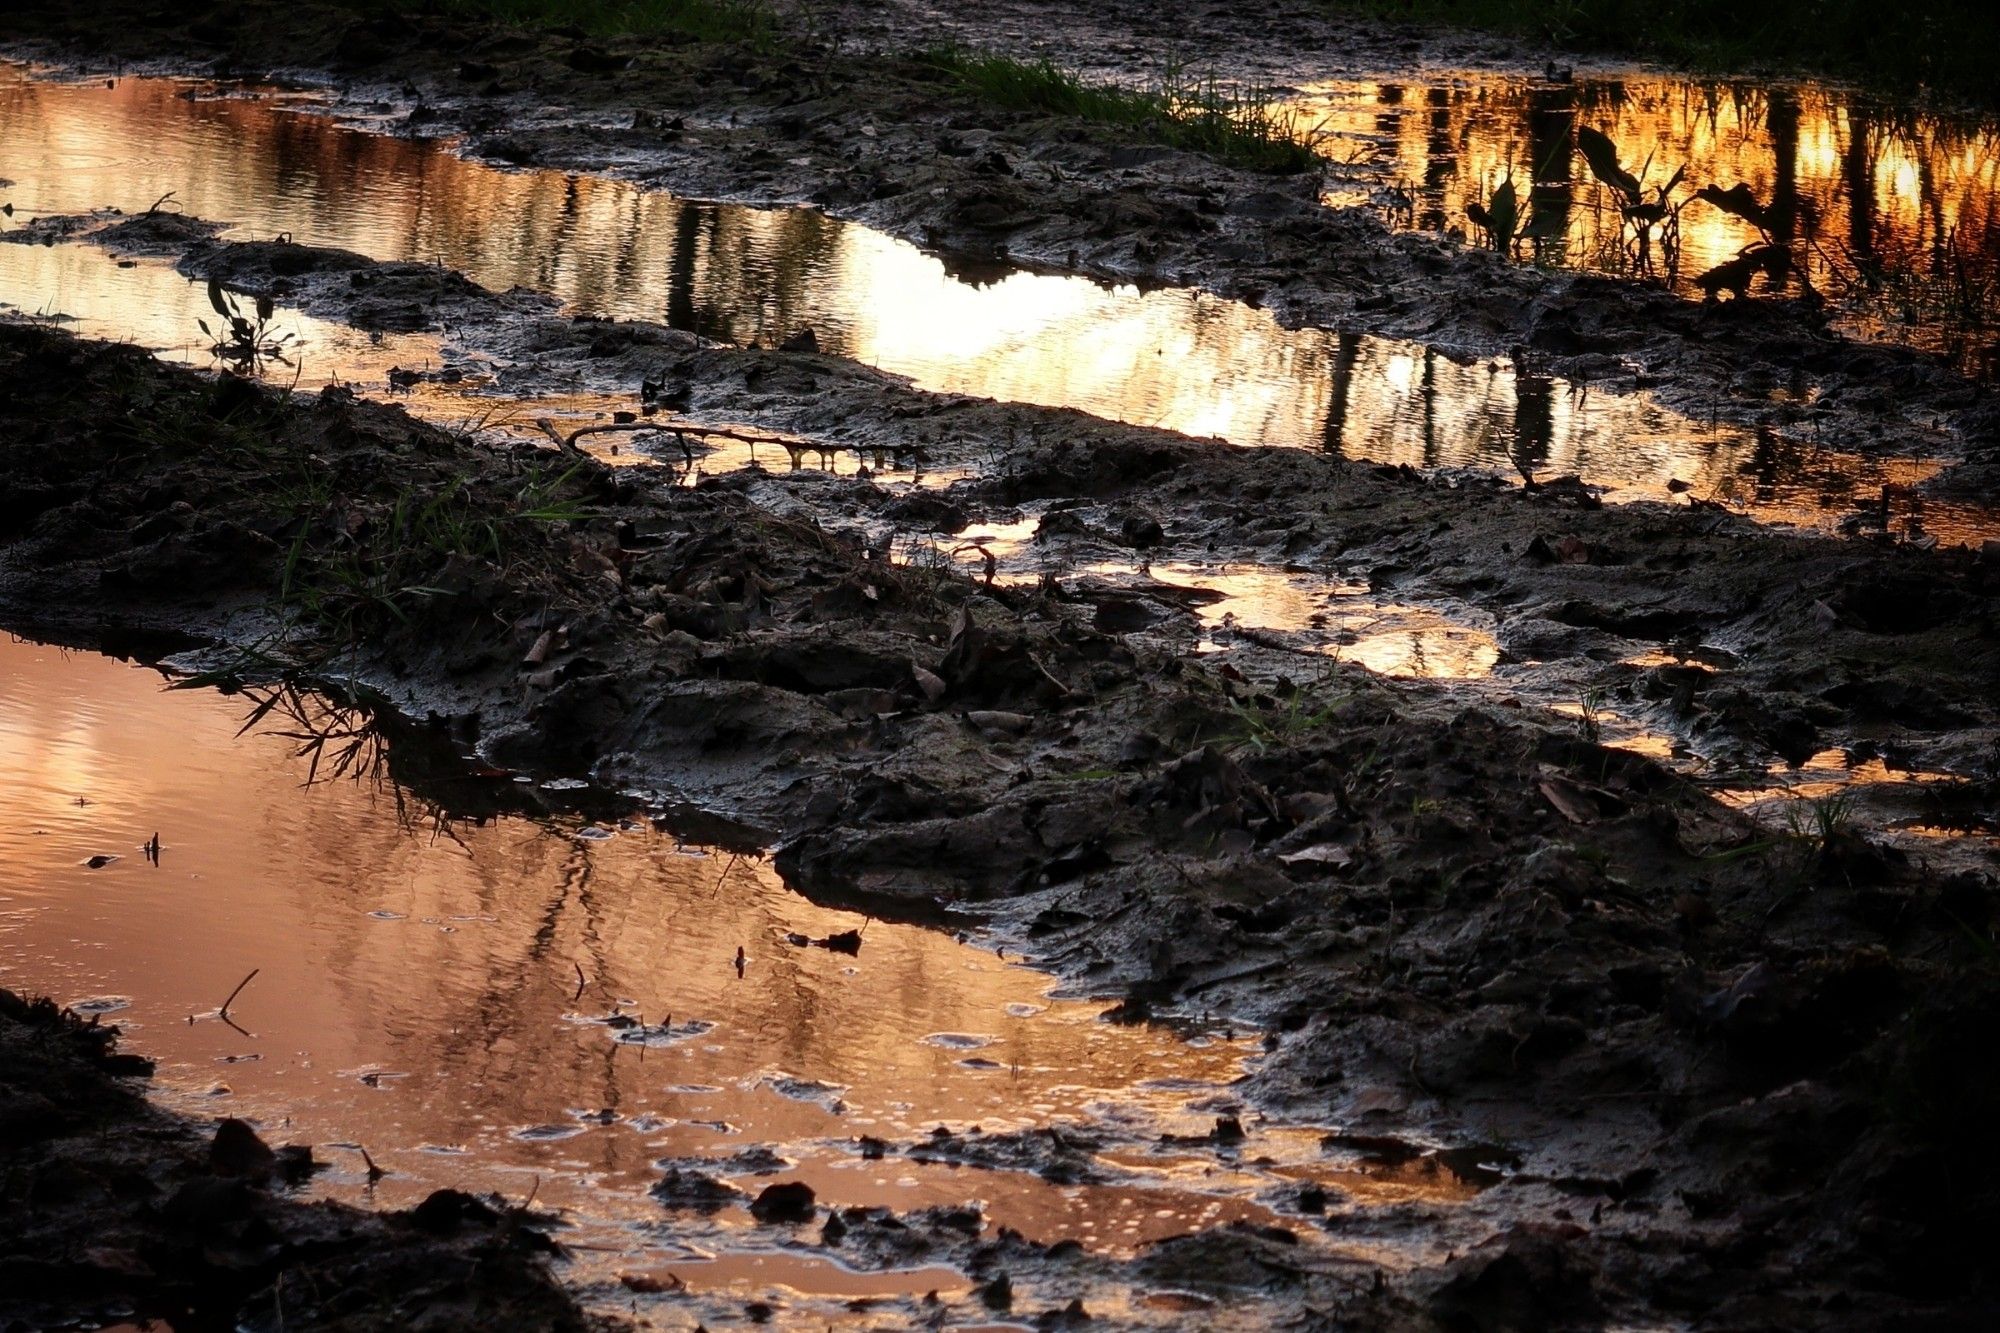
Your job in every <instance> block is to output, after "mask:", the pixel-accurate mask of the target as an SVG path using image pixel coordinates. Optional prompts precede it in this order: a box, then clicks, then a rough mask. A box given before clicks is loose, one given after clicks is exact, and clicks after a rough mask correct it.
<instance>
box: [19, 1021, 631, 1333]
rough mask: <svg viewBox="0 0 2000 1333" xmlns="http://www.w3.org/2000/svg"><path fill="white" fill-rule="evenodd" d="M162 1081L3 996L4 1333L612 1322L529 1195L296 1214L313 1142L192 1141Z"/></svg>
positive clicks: (549, 1326) (568, 1330)
mask: <svg viewBox="0 0 2000 1333" xmlns="http://www.w3.org/2000/svg"><path fill="white" fill-rule="evenodd" d="M151 1073H152V1065H151V1064H150V1063H149V1062H148V1061H146V1060H145V1059H143V1058H141V1057H140V1056H137V1055H131V1054H126V1053H123V1052H120V1051H119V1050H118V1049H117V1029H116V1028H115V1027H112V1026H110V1025H100V1024H99V1023H97V1022H96V1020H95V1019H93V1020H92V1021H90V1022H88V1023H86V1022H85V1021H83V1020H82V1019H80V1018H77V1017H76V1016H74V1015H72V1014H69V1013H66V1012H63V1011H59V1010H58V1009H57V1008H56V1007H55V1006H54V1005H53V1004H51V1003H49V1002H48V1001H46V1000H38V1001H29V1000H26V999H23V998H22V997H21V996H18V995H16V994H14V993H13V992H12V991H7V990H0V1180H4V1185H0V1205H4V1206H0V1326H4V1327H6V1328H9V1329H35V1328H62V1327H73V1326H75V1325H76V1323H77V1321H79V1320H86V1319H88V1320H97V1321H115V1320H121V1319H122V1320H130V1319H135V1318H137V1319H161V1320H165V1321H167V1323H168V1324H169V1326H171V1327H173V1328H175V1329H183V1330H200V1329H241V1328H271V1329H282V1328H317V1329H335V1328H338V1329H350V1330H360V1329H407V1328H428V1329H438V1330H447V1329H467V1330H470V1329H487V1328H494V1327H499V1326H503V1325H504V1326H505V1327H508V1328H522V1329H539V1330H547V1333H585V1331H586V1330H609V1329H611V1328H613V1327H614V1325H613V1324H611V1323H609V1322H607V1321H605V1320H603V1319H600V1318H596V1317H592V1316H586V1315H584V1314H583V1313H582V1312H580V1311H579V1310H578V1309H577V1307H576V1304H575V1302H574V1300H573V1299H572V1298H571V1297H570V1296H569V1295H568V1294H567V1293H565V1292H564V1291H563V1290H562V1288H561V1287H559V1286H557V1285H556V1283H555V1282H553V1281H552V1280H551V1279H550V1277H549V1273H548V1267H547V1260H548V1256H549V1254H550V1253H552V1252H554V1251H555V1249H556V1246H555V1242H554V1241H552V1240H551V1239H550V1238H549V1236H548V1234H547V1231H546V1223H547V1219H546V1218H542V1217H539V1216H537V1215H535V1214H533V1213H532V1212H530V1211H527V1210H524V1209H522V1208H520V1207H518V1206H516V1205H518V1204H519V1203H520V1201H519V1200H515V1201H513V1203H512V1204H509V1203H507V1202H506V1201H502V1200H484V1199H476V1198H473V1197H472V1196H470V1195H464V1194H457V1193H455V1192H453V1191H450V1190H441V1191H439V1192H438V1193H437V1194H435V1195H433V1196H432V1197H431V1198H430V1199H428V1200H426V1201H425V1202H424V1203H423V1204H422V1205H421V1206H419V1207H417V1208H414V1209H411V1210H409V1211H407V1212H400V1213H378V1212H364V1211H360V1210H357V1209H354V1208H348V1207H343V1206H341V1205H339V1204H333V1203H312V1204H308V1203H304V1202H301V1201H298V1200H296V1199H293V1198H290V1197H288V1190H289V1189H290V1188H291V1186H293V1185H295V1184H297V1183H298V1182H299V1181H301V1180H303V1179H305V1178H307V1177H309V1176H310V1175H311V1173H312V1171H313V1169H314V1166H313V1163H312V1153H311V1149H310V1147H306V1146H303V1145H301V1146H297V1147H293V1146H291V1145H282V1144H279V1145H273V1144H267V1143H265V1142H264V1140H263V1139H262V1138H261V1137H259V1136H258V1135H257V1133H256V1131H255V1130H253V1129H252V1128H251V1127H250V1126H248V1125H247V1124H245V1123H244V1122H243V1121H240V1120H226V1121H222V1122H221V1123H220V1124H219V1125H218V1126H216V1127H213V1128H212V1129H203V1130H200V1131H197V1130H196V1129H194V1128H193V1127H191V1126H190V1125H189V1124H188V1123H187V1122H185V1121H183V1120H180V1119H177V1118H175V1117H172V1116H169V1115H166V1114H164V1113H163V1112H161V1111H159V1110H157V1109H155V1108H153V1107H152V1106H150V1105H149V1104H148V1103H147V1102H146V1100H145V1098H144V1096H143V1095H142V1093H143V1091H144V1080H145V1079H146V1077H147V1076H149V1075H150V1074H151ZM88 1326H90V1327H97V1326H99V1324H95V1323H94V1324H90V1325H88Z"/></svg>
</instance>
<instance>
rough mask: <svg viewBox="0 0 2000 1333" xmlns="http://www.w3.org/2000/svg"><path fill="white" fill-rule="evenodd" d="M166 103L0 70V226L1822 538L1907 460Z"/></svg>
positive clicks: (199, 102)
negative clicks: (188, 240)
mask: <svg viewBox="0 0 2000 1333" xmlns="http://www.w3.org/2000/svg"><path fill="white" fill-rule="evenodd" d="M190 91H191V90H190V88H189V86H188V85H185V84H182V83H178V82H174V81H168V80H157V79H140V78H127V79H120V80H117V81H116V83H115V85H114V86H112V87H108V88H107V87H106V86H105V85H104V84H103V83H102V82H93V83H90V84H60V83H51V82H38V81H35V80H33V79H31V78H30V77H29V76H28V73H27V71H26V70H25V69H24V68H23V67H21V66H18V65H13V66H9V65H0V122H4V123H5V124H6V125H7V126H8V134H7V136H6V137H5V139H4V140H0V177H6V178H11V179H12V180H13V181H14V182H15V184H14V185H13V186H12V187H10V188H9V189H7V190H6V191H4V194H5V197H6V198H7V199H8V200H9V201H10V202H12V203H13V204H14V206H15V209H16V213H15V216H14V218H13V220H12V222H10V223H9V222H0V230H4V229H6V228H8V227H13V226H19V225H22V224H23V223H25V222H26V221H27V220H29V219H31V218H33V217H35V216H39V215H47V214H57V213H75V212H83V211H88V210H90V209H94V208H99V207H106V206H115V207H119V208H123V209H125V210H127V211H133V210H139V209H144V208H146V207H148V206H149V205H151V204H152V203H153V202H154V201H155V200H157V199H158V198H159V197H160V196H161V195H163V194H165V193H166V192H168V191H173V192H174V193H175V205H176V206H180V207H184V208H185V209H186V210H187V211H189V212H191V213H194V214H197V215H200V216H204V217H209V218H213V219H217V220H223V221H228V222H231V223H233V224H235V227H236V230H235V232H234V233H232V234H234V235H236V236H245V237H254V236H265V237H268V236H271V235H274V234H277V233H280V232H285V233H290V234H291V235H293V236H294V237H295V238H296V239H298V240H300V241H304V242H309V243H314V244H322V245H335V246H342V247H346V248H349V249H355V250H359V251H362V252H364V253H367V254H370V255H373V256H375V257H377V258H382V259H419V260H425V261H441V262H443V263H445V264H448V265H450V266H452V267H455V268H458V269H461V270H463V271H464V272H466V273H468V274H469V275H471V276H472V277H473V278H475V279H477V280H478V281H480V282H482V283H484V284H486V285H488V286H490V287H494V288H499V289H506V288H511V287H515V286H525V287H531V288H534V289H536V290H540V291H545V292H549V293H551V294H553V295H555V296H557V297H559V298H561V299H562V300H563V301H565V302H566V303H568V305H569V307H570V308H571V309H573V310H576V311H579V312H588V313H595V314H603V315H615V316H620V317H627V318H642V319H651V320H658V321H664V322H666V323H669V324H672V325H674V326H675V327H679V328H683V329H692V330H696V331H699V332H701V333H703V334H708V335H714V336H718V337H723V338H728V339H733V340H735V341H738V342H749V341H752V340H756V339H762V340H765V341H772V340H775V339H777V338H779V337H782V336H785V335H787V334H790V333H792V332H794V331H796V330H797V329H799V328H801V327H803V326H805V325H811V326H812V327H813V328H814V329H815V331H816V333H817V336H818V338H819V342H820V346H821V347H822V348H824V349H825V350H827V351H828V352H831V353H834V354H837V355H841V356H845V357H850V358H853V359H855V360H858V361H861V362H865V363H868V364H871V365H876V366H880V367H881V368H883V369H886V370H890V371H894V372H896V373H899V374H903V375H907V376H910V377H911V378H912V379H913V380H914V381H915V382H916V383H917V384H918V385H919V386H920V387H924V388H928V389H935V390H940V391H948V392H964V393H970V394H977V395H981V396H987V397H993V398H999V399H1008V400H1015V401H1021V402H1028V403H1036V404H1043V405H1050V406H1067V407H1076V408H1079V409H1082V410H1084V411H1087V412H1091V413H1094V414H1096V415H1099V416H1103V417H1107V418H1111V419H1115V420H1120V421H1127V422H1133V423H1137V424H1143V425H1152V426H1160V427H1165V428H1168V429H1172V430H1178V431H1183V432H1187V433H1189V434H1192V435H1196V436H1215V437H1219V438H1222V439H1226V440H1229V441H1231V442H1234V443H1239V444H1280V445H1288V446H1297V447H1305V448H1316V449H1325V450H1329V451H1332V452H1336V453H1340V454H1344V455H1346V456H1349V457H1353V458H1359V459H1365V460H1369V461H1380V462H1389V463H1407V464H1410V465H1412V466H1417V467H1427V468H1428V467H1450V466H1466V467H1474V468H1481V469H1487V470H1499V471H1501V472H1503V473H1506V474H1508V475H1513V474H1515V473H1517V472H1520V471H1527V472H1531V473H1534V474H1538V475H1541V476H1544V477H1546V476H1549V475H1553V474H1555V473H1559V472H1575V473H1578V474H1580V475H1582V476H1583V477H1585V478H1586V479H1587V480H1589V481H1591V482H1592V483H1594V484H1601V485H1604V486H1607V487H1610V488H1612V490H1613V491H1614V492H1615V493H1616V494H1617V495H1619V496H1620V497H1621V498H1642V497H1651V498H1667V497H1668V496H1670V495H1672V494H1674V493H1675V492H1677V491H1678V490H1679V489H1681V488H1680V487H1675V488H1673V490H1670V489H1669V485H1668V484H1669V483H1670V482H1682V483H1688V484H1691V485H1692V486H1693V488H1694V489H1693V493H1694V494H1695V495H1697V496H1701V497H1704V498H1711V499H1717V500H1721V501H1724V502H1726V503H1729V504H1731V505H1736V506H1741V507H1744V508H1746V509H1748V510H1749V511H1751V512H1753V513H1755V514H1758V515H1759V516H1762V517H1766V518H1770V519H1774V520H1778V521H1785V522H1800V523H1804V524H1807V525H1809V526H1830V525H1832V524H1833V523H1835V522H1837V521H1838V520H1839V519H1840V518H1841V517H1842V516H1843V515H1844V514H1845V513H1846V512H1847V511H1848V510H1849V509H1851V508H1853V507H1855V505H1856V504H1858V503H1860V502H1864V501H1870V500H1873V499H1875V498H1876V497H1877V495H1878V493H1879V491H1880V489H1881V487H1882V486H1883V485H1884V484H1896V485H1905V484H1908V483H1909V482H1911V481H1914V480H1917V479H1920V476H1921V475H1927V473H1928V471H1929V470H1932V469H1933V468H1934V466H1935V465H1932V464H1922V463H1919V464H1902V465H1896V464H1888V465H1878V464H1874V463H1870V462H1867V461H1865V460H1863V459H1861V458H1859V457H1856V456H1854V455H1852V454H1843V453H1841V452H1840V451H1839V450H1838V449H1837V448H1825V449H1821V448H1813V449H1811V450H1803V449H1796V448H1791V447H1788V446H1782V445H1779V444H1776V443H1774V442H1772V441H1769V440H1759V439H1758V438H1756V437H1755V436H1754V435H1751V434H1748V433H1745V432H1740V431H1735V430H1730V429H1726V428H1725V429H1718V428H1715V427H1713V426H1710V425H1707V424H1703V423H1697V422H1692V421H1689V420H1687V419H1685V418H1682V417H1680V416H1678V415H1676V414H1674V413H1672V412H1668V411H1666V410H1664V409H1662V408H1661V407H1659V406H1658V405H1657V404H1656V403H1654V402H1653V401H1652V400H1650V399H1649V398H1647V397H1645V396H1643V395H1639V396H1617V395H1609V394H1603V393H1598V394H1588V395H1585V394H1578V393H1574V392H1572V391H1571V390H1570V388H1569V386H1566V385H1564V384H1562V383H1561V382H1559V381H1554V380H1550V379H1548V378H1546V377H1543V376H1539V375H1536V374H1532V373H1527V372H1525V371H1521V370H1518V369H1517V368H1516V367H1515V366H1514V365H1512V364H1511V363H1507V362H1504V361H1502V362H1492V363H1474V364H1470V365H1467V364H1461V363H1459V362H1456V361H1453V360H1451V359H1450V358H1447V357H1445V356H1442V355H1440V354H1438V353H1436V352H1426V351H1424V350H1423V349H1421V348H1418V347H1416V346H1413V345H1410V344H1405V343H1400V342H1396V341H1393V340H1386V339H1378V338H1370V337H1365V336H1359V335H1337V334H1331V333H1327V332H1323V331H1319V330H1303V331H1299V330H1287V329H1283V328H1281V327H1279V326H1278V324H1277V323H1276V321H1275V320H1274V319H1273V318H1272V317H1271V316H1270V315H1269V314H1268V313H1267V312H1265V311H1262V310H1257V309H1253V308H1251V307H1248V306H1245V305H1242V304H1239V303H1236V302H1230V301H1223V300H1219V299H1216V298H1214V297H1209V296H1205V295H1202V294H1199V293H1194V292H1186V291H1156V292H1140V291H1138V290H1136V289H1133V288H1129V287H1117V288H1107V287H1104V286H1101V285H1098V284H1095V283H1091V282H1088V281H1085V280H1082V279H1076V278H1063V277H1055V276H1049V275H1042V274H1029V273H1015V274H1011V275H1007V276H1005V277H1002V278H1000V279H998V280H997V281H991V282H984V283H980V282H973V281H966V280H962V279H961V278H960V277H959V276H956V275H955V274H954V273H953V272H952V271H951V270H950V269H948V268H947V266H946V265H945V264H943V263H942V262H940V261H939V260H937V259H934V258H932V257H930V256H928V255H925V254H924V253H922V252H921V251H919V250H917V249H916V248H914V247H912V246H910V245H907V244H904V243H902V242H900V241H896V240H893V239H891V238H889V237H886V236H884V235H882V234H881V233H878V232H874V231H871V230H869V229H867V228H865V227H860V226H857V225H853V224H848V223H842V222H838V221H835V220H833V219H830V218H827V217H826V216H824V215H823V214H820V213H817V212H815V211H813V210H810V209H793V208H784V209H757V208H750V207H746V206H741V205H717V204H703V203H694V202H689V201H685V200H681V199H677V198H674V197H672V196H669V195H665V194H661V193H657V192H653V191H648V190H645V189H642V188H640V187H638V186H636V185H633V184H631V183H629V182H624V181H618V180H611V179H605V178H594V177H590V176H580V175H570V174H565V173H561V172H554V171H504V170H500V169H497V168H493V167H488V166H484V165H480V164H477V163H473V162H468V161H466V160H463V159H461V158H458V157H456V156H454V155H453V154H452V153H451V152H450V151H448V150H447V147H446V146H444V145H440V144H437V143H434V142H428V141H421V140H413V139H405V138H397V137H394V136H391V135H385V134H372V133H363V132H360V131H358V130H353V129H347V128H342V127H340V126H338V125H335V124H333V123H332V122H330V121H329V120H328V119H326V118H325V117H323V116H319V115H314V114H309V107H310V104H306V106H305V107H303V108H302V106H301V104H300V100H299V99H298V98H296V97H277V98H273V97H247V96H232V97H226V98H218V97H199V96H189V95H188V94H189V92H190ZM5 248H12V247H5ZM59 248H60V247H59ZM10 262H11V264H12V265H13V266H12V267H8V266H5V265H0V300H4V301H7V302H10V303H11V304H12V305H14V306H15V307H16V308H18V309H21V310H24V311H29V312H32V311H35V310H37V309H41V308H43V307H45V306H57V307H68V309H67V313H70V314H72V315H79V316H94V317H95V318H96V319H98V320H100V321H102V322H104V323H107V324H111V325H115V326H120V327H129V328H132V329H134V330H140V331H144V332H146V333H147V334H148V341H149V343H152V345H160V346H169V347H171V346H180V345H184V344H186V342H187V341H188V339H189V337H190V333H189V330H190V329H191V328H192V321H191V319H188V320H187V321H186V322H185V323H183V322H181V320H182V318H183V316H185V315H187V314H188V311H187V310H185V309H183V308H182V307H185V306H187V305H188V302H189V301H190V300H192V299H198V298H197V297H196V296H192V295H190V294H186V293H183V294H182V296H181V297H179V298H178V303H177V304H175V305H173V306H171V307H169V308H164V309H157V310H148V309H146V308H145V305H146V303H149V302H151V301H153V299H154V298H153V294H152V291H151V289H150V288H148V289H146V290H144V291H141V290H140V289H139V287H137V286H135V287H133V288H132V289H131V290H130V292H129V294H127V295H125V296H123V297H120V296H117V295H116V294H115V293H113V292H112V291H110V290H107V289H104V288H103V285H102V284H99V285H97V286H86V284H85V283H84V282H83V280H82V279H80V278H79V277H78V276H77V275H76V274H75V273H74V272H70V273H67V274H51V273H49V272H45V271H39V270H30V269H24V268H22V267H20V265H22V264H24V263H25V262H26V261H20V260H14V261H10ZM45 262H46V261H45ZM134 272H136V270H120V271H119V273H120V275H121V276H124V277H130V276H131V274H133V273H134ZM105 281H106V282H108V281H109V280H108V279H107V280H105ZM136 281H138V280H135V282H136ZM65 282H66V283H67V284H68V285H67V286H66V287H63V286H61V285H60V284H62V283H65ZM86 298H89V301H88V302H86ZM86 303H94V304H93V308H92V309H89V310H85V309H80V308H77V307H79V306H81V305H84V304H86ZM196 313H198V311H197V312H196ZM154 338H157V342H156V343H154V342H153V341H152V340H153V339H154ZM317 341H318V345H319V347H320V348H321V349H322V350H321V351H319V352H318V353H316V354H315V353H309V354H308V364H309V366H311V363H312V358H313V357H314V356H315V355H317V356H318V357H320V358H322V359H325V358H331V359H332V360H333V361H334V364H333V365H332V366H330V367H327V366H321V367H314V368H312V369H310V370H309V374H308V378H310V377H311V375H312V374H318V375H321V376H322V377H333V376H339V377H341V378H347V379H357V378H363V376H362V375H361V374H360V373H359V372H358V371H357V370H356V369H353V368H350V366H349V364H348V363H347V362H346V361H345V360H344V359H343V358H344V357H345V355H346V351H347V344H344V343H342V342H341V340H340V339H339V338H338V337H336V336H334V335H331V334H328V335H325V336H323V337H321V338H320V339H318V340H317ZM410 359H412V360H414V359H417V358H414V357H412V358H410ZM408 363H409V362H408V360H406V361H405V362H404V364H408ZM633 387H634V388H635V389H636V387H637V386H633ZM1896 517H1897V519H1898V520H1899V522H1900V521H1901V520H1903V519H1905V518H1906V517H1907V516H1906V515H1905V514H1903V513H1902V512H1901V510H1900V509H1899V510H1898V513H1897V515H1896ZM1925 530H1926V531H1928V532H1931V533H1933V534H1935V535H1938V536H1939V537H1940V538H1941V539H1943V540H1946V541H1976V540H1978V539H1979V538H1980V537H1981V536H1982V535H1984V534H1988V533H1991V532H1992V531H1995V530H1996V528H1995V525H1993V523H1992V522H1991V518H1990V516H1989V515H1987V514H1986V513H1985V512H1984V511H1980V510H1972V509H1968V510H1966V511H1965V512H1963V513H1960V512H1958V511H1955V510H1948V509H1945V508H1943V507H1940V506H1936V505H1933V506H1931V507H1930V509H1929V510H1928V511H1927V512H1926V514H1925Z"/></svg>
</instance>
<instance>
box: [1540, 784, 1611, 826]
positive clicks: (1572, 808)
mask: <svg viewBox="0 0 2000 1333" xmlns="http://www.w3.org/2000/svg"><path fill="white" fill-rule="evenodd" d="M1535 786H1536V787H1538V788H1539V789H1540V790H1541V793H1542V795H1543V796H1545V797H1547V798H1548V802H1549V804H1550V805H1552V806H1554V807H1555V808H1556V813H1557V814H1559V815H1561V816H1562V817H1563V818H1564V819H1567V820H1568V821H1569V822H1570V823H1572V824H1588V823H1590V822H1591V821H1592V820H1593V819H1595V818H1597V808H1596V806H1595V805H1594V804H1593V803H1592V802H1591V799H1590V797H1589V796H1588V795H1587V794H1586V793H1584V792H1583V791H1582V790H1581V789H1579V788H1578V787H1576V786H1574V785H1572V784H1571V783H1568V782H1564V781H1563V780H1562V779H1561V778H1540V779H1538V780H1537V781H1536V783H1535Z"/></svg>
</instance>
